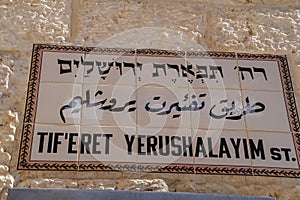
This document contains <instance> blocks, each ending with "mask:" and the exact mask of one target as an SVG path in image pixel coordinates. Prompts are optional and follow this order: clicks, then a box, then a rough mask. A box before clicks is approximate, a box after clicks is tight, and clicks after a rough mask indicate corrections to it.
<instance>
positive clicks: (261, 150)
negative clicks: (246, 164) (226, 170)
mask: <svg viewBox="0 0 300 200" xmlns="http://www.w3.org/2000/svg"><path fill="white" fill-rule="evenodd" d="M249 137H250V140H249V142H251V143H252V145H250V144H249V149H250V155H252V164H253V167H273V168H291V169H299V165H298V161H297V155H296V152H295V145H294V141H293V138H292V133H282V132H254V131H251V132H249Z"/></svg>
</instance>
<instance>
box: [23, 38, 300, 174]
mask: <svg viewBox="0 0 300 200" xmlns="http://www.w3.org/2000/svg"><path fill="white" fill-rule="evenodd" d="M298 132H299V120H298V114H297V110H296V103H295V97H294V91H293V87H292V82H291V76H290V72H289V68H288V63H287V58H286V57H285V56H281V55H265V54H246V53H237V54H236V53H232V52H227V53H224V52H181V51H165V50H149V49H136V50H135V49H107V48H106V49H102V48H93V47H74V46H56V45H44V44H36V45H34V47H33V55H32V64H31V71H30V77H29V82H28V92H27V101H26V108H25V116H24V122H23V132H22V140H21V148H20V154H19V162H18V169H28V170H33V169H37V170H80V171H93V170H96V171H118V170H120V171H144V172H174V173H200V174H202V173H204V174H232V175H235V174H237V175H267V176H284V177H299V176H300V170H299V134H298Z"/></svg>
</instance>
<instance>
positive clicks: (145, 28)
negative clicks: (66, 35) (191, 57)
mask: <svg viewBox="0 0 300 200" xmlns="http://www.w3.org/2000/svg"><path fill="white" fill-rule="evenodd" d="M80 8H81V9H80V11H79V16H80V20H79V22H78V25H77V30H78V35H77V37H78V38H81V39H82V40H84V42H85V44H86V45H94V46H100V45H101V46H123V47H124V45H126V47H132V48H135V47H143V48H147V47H149V48H161V47H168V49H178V50H179V49H180V50H182V49H187V48H190V46H191V44H192V46H195V44H193V43H195V42H196V43H197V42H201V43H202V45H205V42H204V40H203V36H204V35H205V31H206V26H207V20H208V19H207V16H206V15H203V14H199V13H205V7H203V5H202V4H198V3H190V2H185V1H180V2H178V3H174V2H172V1H167V2H160V1H156V2H151V1H107V0H105V1H94V3H91V1H88V0H86V1H82V6H81V7H80ZM87 12H88V13H90V14H89V15H85V13H87ZM87 30H88V31H87ZM91 32H92V33H97V34H90V33H91ZM141 36H143V37H141ZM128 41H129V42H128ZM169 41H172V43H170V42H169ZM187 41H188V43H187ZM128 43H129V44H128ZM198 45H199V44H198Z"/></svg>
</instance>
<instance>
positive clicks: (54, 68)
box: [40, 52, 84, 83]
mask: <svg viewBox="0 0 300 200" xmlns="http://www.w3.org/2000/svg"><path fill="white" fill-rule="evenodd" d="M82 57H84V54H83V53H61V52H43V56H42V63H41V64H42V67H41V80H40V82H52V83H82V81H83V70H84V68H83V66H82V65H81V63H80V60H81V58H82Z"/></svg>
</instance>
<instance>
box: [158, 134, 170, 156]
mask: <svg viewBox="0 0 300 200" xmlns="http://www.w3.org/2000/svg"><path fill="white" fill-rule="evenodd" d="M164 138H165V140H166V141H165V145H164V143H163V136H161V135H160V136H159V155H161V156H168V155H170V137H169V136H165V137H164ZM164 147H166V151H165V152H164Z"/></svg>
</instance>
